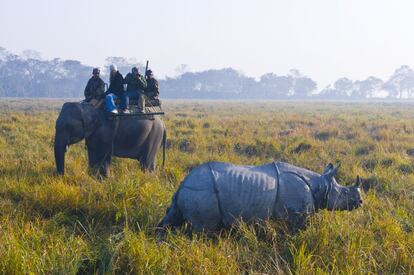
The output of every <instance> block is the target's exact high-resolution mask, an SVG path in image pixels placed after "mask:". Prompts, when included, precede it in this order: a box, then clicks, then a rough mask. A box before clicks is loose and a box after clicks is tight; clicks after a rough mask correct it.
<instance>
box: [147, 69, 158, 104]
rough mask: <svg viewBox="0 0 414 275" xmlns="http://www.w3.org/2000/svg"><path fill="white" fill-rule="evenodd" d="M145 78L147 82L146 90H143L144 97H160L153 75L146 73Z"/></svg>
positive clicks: (149, 71)
mask: <svg viewBox="0 0 414 275" xmlns="http://www.w3.org/2000/svg"><path fill="white" fill-rule="evenodd" d="M145 78H146V80H147V88H146V89H145V95H146V96H147V97H149V98H150V99H157V98H158V96H159V95H160V88H159V84H158V81H157V80H156V79H155V78H154V74H153V73H152V71H151V70H148V71H146V73H145Z"/></svg>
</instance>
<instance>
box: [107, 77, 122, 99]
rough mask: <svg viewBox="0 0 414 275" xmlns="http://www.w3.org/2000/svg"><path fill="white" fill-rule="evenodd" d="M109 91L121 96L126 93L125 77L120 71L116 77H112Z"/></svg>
mask: <svg viewBox="0 0 414 275" xmlns="http://www.w3.org/2000/svg"><path fill="white" fill-rule="evenodd" d="M108 92H109V93H113V94H115V95H116V96H119V97H121V96H122V95H123V94H124V78H123V77H122V74H121V73H120V72H118V71H117V72H116V73H115V75H114V77H113V78H112V79H111V81H110V84H109V88H108Z"/></svg>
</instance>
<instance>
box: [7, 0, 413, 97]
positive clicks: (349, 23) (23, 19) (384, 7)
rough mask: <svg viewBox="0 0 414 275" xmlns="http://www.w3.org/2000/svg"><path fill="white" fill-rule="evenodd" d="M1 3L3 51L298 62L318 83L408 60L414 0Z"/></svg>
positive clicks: (250, 70)
mask: <svg viewBox="0 0 414 275" xmlns="http://www.w3.org/2000/svg"><path fill="white" fill-rule="evenodd" d="M4 6H5V8H3V9H2V10H1V11H0V15H1V19H0V22H1V23H2V25H3V26H6V27H5V28H2V29H1V30H0V37H1V38H0V45H2V46H3V47H5V48H6V49H8V50H9V51H11V52H15V53H21V52H22V51H24V50H26V49H31V50H35V51H38V52H40V54H41V56H42V57H43V58H45V59H53V58H55V57H58V58H62V59H73V60H79V61H80V62H82V63H83V64H87V65H90V66H93V67H95V66H99V67H102V65H104V61H105V60H104V59H105V57H108V56H122V57H126V58H129V57H135V58H137V60H138V61H140V62H144V61H145V60H150V61H151V64H152V67H153V69H154V71H156V72H157V74H158V75H159V76H160V77H162V78H164V77H165V76H169V77H173V76H175V75H177V68H178V67H179V66H180V65H181V64H186V65H188V69H189V70H190V71H193V72H194V71H203V70H208V69H220V68H228V67H231V68H234V69H235V70H237V71H240V72H242V73H244V74H245V75H249V76H252V77H255V78H258V77H259V76H261V75H263V74H264V73H268V72H273V73H275V74H277V75H286V74H288V72H289V70H290V69H298V70H299V71H300V72H301V73H302V74H304V75H306V76H309V77H310V78H312V79H314V80H315V81H317V83H318V84H319V85H318V89H319V90H321V89H323V88H324V87H325V86H326V85H328V84H332V83H333V82H334V81H335V80H336V79H338V78H341V77H348V78H350V79H352V80H362V79H366V78H367V77H369V76H371V75H372V76H376V77H379V78H381V79H386V78H387V77H389V76H390V75H391V74H392V72H393V71H394V70H395V69H396V68H398V67H400V66H401V65H408V66H410V65H411V66H412V64H413V60H414V54H413V53H412V50H411V49H412V48H414V38H412V37H411V36H409V35H407V34H409V33H410V30H411V29H412V28H411V27H412V26H414V18H412V16H411V15H410V12H409V11H411V10H413V9H412V8H414V3H413V2H411V1H405V0H401V1H395V2H389V1H385V0H382V1H373V0H369V1H364V2H359V1H355V0H352V1H329V2H327V1H323V0H317V1H312V3H310V2H305V1H294V2H290V3H284V2H282V1H260V3H259V4H256V5H252V4H251V3H250V2H247V1H245V0H243V1H234V0H232V1H226V2H224V3H223V2H220V1H217V0H214V1H209V2H208V3H200V2H197V3H194V2H191V1H188V0H179V1H175V2H174V3H165V2H163V1H152V2H151V3H149V2H143V1H138V2H136V1H121V2H116V3H114V2H111V1H97V0H94V1H88V2H83V1H81V0H75V1H71V2H70V3H69V2H64V3H63V2H52V3H50V2H49V1H46V0H40V1H36V2H31V1H28V0H20V1H14V2H8V3H6V4H4ZM22 7H24V8H23V9H22ZM91 11H92V12H91ZM114 11H115V14H114ZM146 11H151V12H146ZM118 22H121V23H118ZM145 22H148V23H147V24H148V27H144V25H145ZM135 25H136V26H137V27H136V28H135V27H134V26H135ZM131 26H132V27H131ZM51 37H52V38H53V39H50V38H51ZM28 41H29V43H28ZM140 53H142V54H140Z"/></svg>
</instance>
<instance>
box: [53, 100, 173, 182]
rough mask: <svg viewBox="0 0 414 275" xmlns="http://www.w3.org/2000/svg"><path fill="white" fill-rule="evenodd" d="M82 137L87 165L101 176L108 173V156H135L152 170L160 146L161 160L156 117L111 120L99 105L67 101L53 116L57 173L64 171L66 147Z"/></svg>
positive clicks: (160, 125)
mask: <svg viewBox="0 0 414 275" xmlns="http://www.w3.org/2000/svg"><path fill="white" fill-rule="evenodd" d="M83 139H85V144H86V148H87V151H88V161H89V167H90V168H91V171H92V172H97V173H98V175H100V176H102V177H105V176H107V175H108V173H109V166H110V164H111V159H112V156H116V157H120V158H131V159H136V160H138V161H139V162H140V164H141V168H142V169H143V170H149V171H153V170H155V160H156V155H157V152H158V150H159V149H160V147H161V145H162V146H163V163H164V161H165V145H166V130H165V126H164V122H163V121H162V120H161V119H160V118H159V117H155V118H154V119H111V118H108V116H107V115H106V111H105V108H103V106H102V107H101V108H95V107H94V106H93V105H91V104H85V103H79V102H67V103H65V104H63V106H62V110H61V112H60V114H59V116H58V118H57V119H56V132H55V141H54V153H55V161H56V170H57V173H58V174H59V175H63V174H64V170H65V153H66V149H67V147H68V146H69V145H71V144H75V143H78V142H80V141H81V140H83Z"/></svg>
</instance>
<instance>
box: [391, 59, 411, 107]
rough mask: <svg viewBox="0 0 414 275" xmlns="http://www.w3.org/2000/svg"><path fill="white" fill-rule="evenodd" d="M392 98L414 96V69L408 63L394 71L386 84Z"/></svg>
mask: <svg viewBox="0 0 414 275" xmlns="http://www.w3.org/2000/svg"><path fill="white" fill-rule="evenodd" d="M384 88H385V89H386V90H388V91H389V96H390V97H392V98H400V99H401V98H403V97H408V98H409V97H412V95H413V93H414V71H413V70H412V69H411V68H410V67H409V66H407V65H404V66H401V67H400V68H398V69H397V70H395V71H394V73H393V75H392V76H391V77H390V79H388V81H387V82H386V83H385V84H384Z"/></svg>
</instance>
